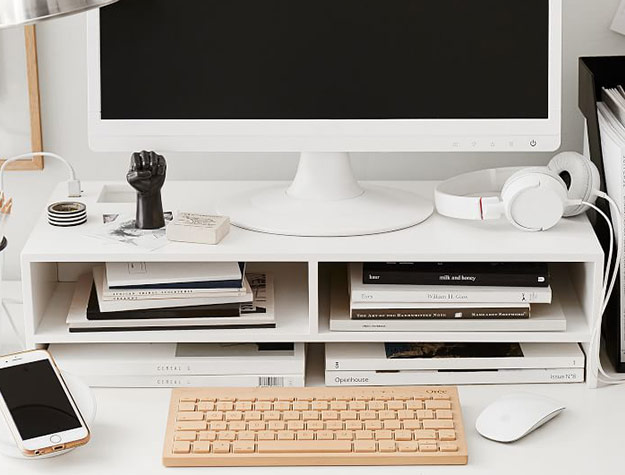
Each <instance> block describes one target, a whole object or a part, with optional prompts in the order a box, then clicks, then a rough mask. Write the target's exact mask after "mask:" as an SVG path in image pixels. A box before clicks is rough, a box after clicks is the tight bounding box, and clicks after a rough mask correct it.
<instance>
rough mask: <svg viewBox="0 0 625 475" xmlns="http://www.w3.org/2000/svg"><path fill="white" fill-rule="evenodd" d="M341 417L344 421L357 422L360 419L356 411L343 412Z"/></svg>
mask: <svg viewBox="0 0 625 475" xmlns="http://www.w3.org/2000/svg"><path fill="white" fill-rule="evenodd" d="M339 417H340V418H341V420H343V421H355V420H356V419H358V413H357V412H356V411H341V412H340V414H339Z"/></svg>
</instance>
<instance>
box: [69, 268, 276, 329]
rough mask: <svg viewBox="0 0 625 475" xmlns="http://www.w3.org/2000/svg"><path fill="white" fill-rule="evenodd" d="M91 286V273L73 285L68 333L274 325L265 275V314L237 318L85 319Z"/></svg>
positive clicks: (270, 281)
mask: <svg viewBox="0 0 625 475" xmlns="http://www.w3.org/2000/svg"><path fill="white" fill-rule="evenodd" d="M92 284H93V275H92V273H88V274H84V275H82V276H80V277H79V279H78V281H77V282H76V288H75V290H74V296H73V298H72V302H71V304H70V308H69V312H68V315H67V319H66V323H67V324H68V325H69V328H70V331H72V330H74V331H76V330H83V331H86V330H90V331H105V330H107V329H109V330H110V331H114V330H119V329H128V330H131V329H141V328H146V329H149V328H173V327H180V328H185V327H238V326H269V325H275V317H274V314H275V309H274V298H273V279H272V278H271V276H270V275H267V292H266V293H267V295H266V302H264V305H266V307H267V308H266V310H267V311H266V312H265V313H260V312H258V313H254V312H251V313H246V314H243V313H242V314H241V316H238V317H205V318H167V319H156V318H150V319H118V320H88V319H87V305H88V303H89V296H90V294H91V288H92Z"/></svg>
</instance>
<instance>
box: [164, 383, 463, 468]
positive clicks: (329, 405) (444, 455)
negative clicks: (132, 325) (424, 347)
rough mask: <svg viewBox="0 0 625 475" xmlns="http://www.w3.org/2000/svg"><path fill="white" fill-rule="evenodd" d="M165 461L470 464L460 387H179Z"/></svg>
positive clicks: (172, 407)
mask: <svg viewBox="0 0 625 475" xmlns="http://www.w3.org/2000/svg"><path fill="white" fill-rule="evenodd" d="M163 463H164V464H165V465H166V466H169V467H180V466H259V465H434V464H435V465H446V464H466V463H467V446H466V440H465V435H464V428H463V425H462V413H461V407H460V401H459V399H458V392H457V390H456V388H455V387H442V386H441V387H439V386H424V387H398V388H394V387H388V388H380V387H378V388H362V387H358V388H194V389H175V390H173V392H172V397H171V403H170V410H169V420H168V424H167V432H166V436H165V449H164V453H163Z"/></svg>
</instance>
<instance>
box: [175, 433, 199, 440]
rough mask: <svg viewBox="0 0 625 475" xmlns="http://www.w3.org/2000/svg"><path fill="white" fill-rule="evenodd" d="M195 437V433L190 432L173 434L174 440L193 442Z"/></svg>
mask: <svg viewBox="0 0 625 475" xmlns="http://www.w3.org/2000/svg"><path fill="white" fill-rule="evenodd" d="M195 437H196V433H195V432H191V431H184V432H176V433H175V434H174V440H188V441H189V440H190V441H193V440H195Z"/></svg>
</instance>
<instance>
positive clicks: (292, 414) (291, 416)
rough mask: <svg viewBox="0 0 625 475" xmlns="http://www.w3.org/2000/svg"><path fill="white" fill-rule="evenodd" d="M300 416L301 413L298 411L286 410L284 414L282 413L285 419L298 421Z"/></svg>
mask: <svg viewBox="0 0 625 475" xmlns="http://www.w3.org/2000/svg"><path fill="white" fill-rule="evenodd" d="M299 416H300V413H299V412H297V411H286V412H285V413H284V414H282V418H283V419H284V420H285V421H298V420H299Z"/></svg>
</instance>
